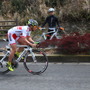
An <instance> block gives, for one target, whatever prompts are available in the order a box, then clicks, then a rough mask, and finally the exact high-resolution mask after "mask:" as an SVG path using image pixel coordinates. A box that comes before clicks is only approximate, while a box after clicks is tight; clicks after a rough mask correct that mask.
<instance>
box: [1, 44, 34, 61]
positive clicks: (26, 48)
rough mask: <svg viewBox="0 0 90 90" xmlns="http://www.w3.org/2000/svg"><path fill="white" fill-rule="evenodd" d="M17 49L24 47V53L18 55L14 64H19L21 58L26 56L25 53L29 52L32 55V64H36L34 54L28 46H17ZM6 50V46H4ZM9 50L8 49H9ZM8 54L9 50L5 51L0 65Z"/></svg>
mask: <svg viewBox="0 0 90 90" xmlns="http://www.w3.org/2000/svg"><path fill="white" fill-rule="evenodd" d="M17 47H24V48H25V49H24V51H23V52H22V53H21V54H20V56H19V58H17V60H16V62H20V61H21V59H22V57H23V56H25V55H26V53H27V52H28V51H29V52H30V53H31V55H32V58H33V60H34V62H36V58H35V55H34V53H33V52H32V48H31V47H30V46H27V45H17ZM6 48H7V46H6ZM9 48H10V47H9ZM9 54H10V50H7V52H6V54H5V55H4V56H3V58H2V59H1V60H0V63H2V62H3V60H4V59H5V58H6V57H7V56H8V55H9Z"/></svg>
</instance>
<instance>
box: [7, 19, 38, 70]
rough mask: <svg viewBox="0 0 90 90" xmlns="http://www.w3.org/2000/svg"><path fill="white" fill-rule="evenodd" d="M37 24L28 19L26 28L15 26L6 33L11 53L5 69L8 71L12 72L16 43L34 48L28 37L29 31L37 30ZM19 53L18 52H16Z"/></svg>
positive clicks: (34, 45)
mask: <svg viewBox="0 0 90 90" xmlns="http://www.w3.org/2000/svg"><path fill="white" fill-rule="evenodd" d="M37 26H38V22H37V21H36V20H33V19H30V20H29V21H28V25H27V26H16V27H13V28H11V29H9V31H8V40H9V44H10V47H11V53H10V55H9V58H8V63H7V68H8V69H9V70H10V71H14V68H13V67H12V59H13V57H14V54H15V52H16V51H17V46H16V44H17V42H18V43H19V44H21V45H30V46H32V47H36V44H34V41H33V40H32V38H31V37H30V33H31V31H35V30H37ZM18 51H20V50H18Z"/></svg>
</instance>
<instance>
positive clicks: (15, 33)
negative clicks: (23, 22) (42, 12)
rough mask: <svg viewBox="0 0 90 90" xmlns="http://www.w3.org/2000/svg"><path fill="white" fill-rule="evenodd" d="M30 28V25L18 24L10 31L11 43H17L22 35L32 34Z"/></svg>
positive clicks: (9, 38)
mask: <svg viewBox="0 0 90 90" xmlns="http://www.w3.org/2000/svg"><path fill="white" fill-rule="evenodd" d="M30 33H31V31H30V29H29V27H28V26H16V27H13V28H11V29H9V31H8V40H9V43H10V44H16V41H17V40H18V39H19V38H21V37H28V36H30Z"/></svg>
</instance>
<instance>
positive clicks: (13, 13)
mask: <svg viewBox="0 0 90 90" xmlns="http://www.w3.org/2000/svg"><path fill="white" fill-rule="evenodd" d="M50 7H54V8H55V9H56V15H57V16H58V17H59V19H60V21H61V22H62V23H63V24H64V23H67V22H68V23H73V22H74V23H76V24H77V23H84V24H85V22H86V23H87V22H89V23H90V0H0V14H1V16H0V17H3V18H4V19H9V20H11V19H16V18H18V20H19V24H20V25H25V24H26V22H27V20H28V19H29V18H34V19H36V20H38V21H39V23H40V24H41V23H42V22H43V21H44V20H45V17H46V16H47V10H48V8H50ZM89 23H88V24H89ZM88 26H89V25H88ZM64 27H66V26H64Z"/></svg>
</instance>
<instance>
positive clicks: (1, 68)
mask: <svg viewBox="0 0 90 90" xmlns="http://www.w3.org/2000/svg"><path fill="white" fill-rule="evenodd" d="M0 52H3V53H5V52H7V51H6V50H2V49H1V50H0ZM7 61H8V59H7V57H6V58H5V59H4V60H3V63H0V74H6V73H8V72H9V71H10V70H9V69H8V68H7V67H6V63H7Z"/></svg>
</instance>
